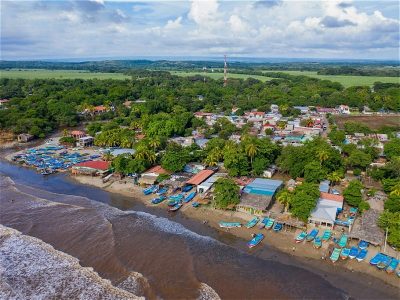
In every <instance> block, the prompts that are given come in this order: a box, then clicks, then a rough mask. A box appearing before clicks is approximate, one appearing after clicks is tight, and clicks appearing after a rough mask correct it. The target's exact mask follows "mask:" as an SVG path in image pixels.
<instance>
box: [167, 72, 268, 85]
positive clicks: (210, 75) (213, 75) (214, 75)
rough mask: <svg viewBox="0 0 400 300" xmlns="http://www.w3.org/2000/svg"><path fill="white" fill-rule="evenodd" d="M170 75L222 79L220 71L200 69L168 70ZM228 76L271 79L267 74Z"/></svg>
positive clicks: (222, 75)
mask: <svg viewBox="0 0 400 300" xmlns="http://www.w3.org/2000/svg"><path fill="white" fill-rule="evenodd" d="M170 73H171V74H172V75H177V76H182V77H188V76H190V77H191V76H197V77H201V78H204V77H206V80H207V78H212V79H222V78H224V73H221V72H215V73H211V72H206V73H203V72H201V71H198V72H190V71H171V72H170ZM228 78H236V79H247V78H254V79H257V80H260V81H263V82H264V81H269V80H272V79H273V78H272V77H267V76H262V75H250V74H249V75H246V74H236V73H230V72H229V76H228Z"/></svg>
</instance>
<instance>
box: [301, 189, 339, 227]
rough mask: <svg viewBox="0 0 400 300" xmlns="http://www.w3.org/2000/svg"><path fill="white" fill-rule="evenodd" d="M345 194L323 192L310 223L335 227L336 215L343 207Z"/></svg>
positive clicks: (312, 213)
mask: <svg viewBox="0 0 400 300" xmlns="http://www.w3.org/2000/svg"><path fill="white" fill-rule="evenodd" d="M343 200H344V198H343V196H341V195H334V194H329V193H324V192H321V193H320V196H319V199H318V202H317V205H316V207H315V209H314V210H313V211H312V212H311V216H310V218H309V220H308V221H309V223H312V224H316V225H321V226H327V227H333V226H334V224H335V220H336V215H337V213H338V212H339V211H341V210H342V209H343Z"/></svg>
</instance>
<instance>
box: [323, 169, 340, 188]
mask: <svg viewBox="0 0 400 300" xmlns="http://www.w3.org/2000/svg"><path fill="white" fill-rule="evenodd" d="M342 177H343V173H341V172H339V171H333V172H332V173H330V174H328V175H327V177H326V178H327V179H328V180H330V181H331V183H332V184H333V185H334V184H335V183H338V182H340V181H341V180H342Z"/></svg>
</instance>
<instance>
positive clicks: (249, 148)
mask: <svg viewBox="0 0 400 300" xmlns="http://www.w3.org/2000/svg"><path fill="white" fill-rule="evenodd" d="M245 152H246V154H247V156H248V157H250V162H251V165H252V166H253V158H254V156H255V155H256V154H257V153H258V146H257V144H256V143H253V142H250V143H249V144H247V145H246V147H245Z"/></svg>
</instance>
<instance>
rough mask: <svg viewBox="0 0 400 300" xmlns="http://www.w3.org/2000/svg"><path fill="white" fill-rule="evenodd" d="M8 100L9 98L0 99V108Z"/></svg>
mask: <svg viewBox="0 0 400 300" xmlns="http://www.w3.org/2000/svg"><path fill="white" fill-rule="evenodd" d="M8 102H10V100H9V99H0V108H4V107H5V105H6V104H7V103H8Z"/></svg>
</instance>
